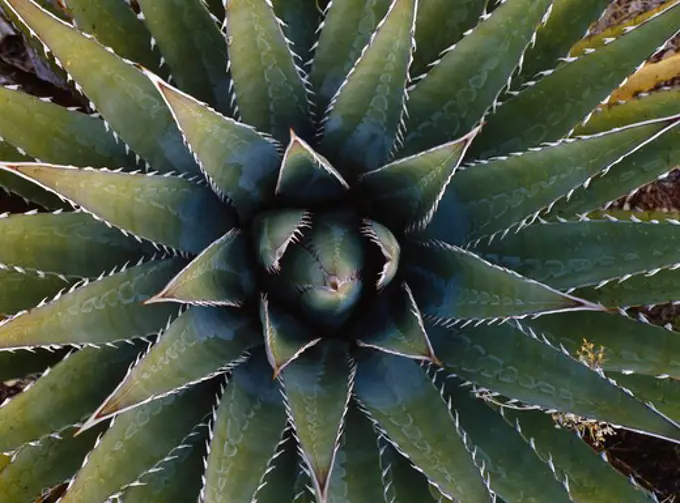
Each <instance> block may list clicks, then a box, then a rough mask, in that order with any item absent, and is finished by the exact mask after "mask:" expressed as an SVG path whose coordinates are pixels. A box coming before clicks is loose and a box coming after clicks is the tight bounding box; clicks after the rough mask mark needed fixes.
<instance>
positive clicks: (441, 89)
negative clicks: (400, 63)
mask: <svg viewBox="0 0 680 503" xmlns="http://www.w3.org/2000/svg"><path fill="white" fill-rule="evenodd" d="M551 3H552V2H551V0H509V1H506V2H503V3H502V4H500V6H499V7H498V8H497V9H496V10H495V11H494V12H493V14H491V16H490V17H488V18H487V19H486V20H484V21H482V22H481V23H479V24H478V25H477V26H476V27H475V28H474V30H473V31H472V32H471V33H470V34H469V35H467V36H466V37H464V38H463V39H462V40H460V41H459V42H458V43H457V44H456V45H455V46H454V47H452V48H451V49H450V50H449V51H448V52H446V53H445V54H444V55H443V56H441V59H440V60H439V63H437V65H436V66H434V67H433V68H432V69H430V71H429V72H428V73H427V75H426V76H425V77H424V78H423V80H420V81H418V82H417V83H416V84H415V86H414V88H413V90H412V91H411V92H410V93H409V102H408V112H409V113H408V117H409V119H408V120H407V122H406V123H407V126H408V129H407V131H408V133H407V134H406V137H405V138H404V148H403V151H402V152H400V153H399V155H400V156H406V155H412V154H415V153H417V152H420V151H422V150H425V149H429V148H432V147H434V146H436V145H440V144H442V143H446V142H449V141H451V140H452V139H454V138H457V137H458V136H460V135H462V134H463V133H466V132H467V131H470V130H471V129H472V128H473V127H474V126H475V125H477V124H478V123H479V121H480V119H482V117H483V116H484V114H485V113H486V111H487V110H488V108H489V106H490V105H491V104H492V103H494V101H495V100H496V98H497V97H498V95H499V94H500V92H501V90H502V89H503V88H504V87H505V86H506V84H507V82H508V79H509V78H510V76H511V75H512V74H513V72H514V71H515V70H516V68H517V67H518V65H519V63H520V61H521V58H522V54H524V51H525V50H526V48H527V47H528V46H529V43H530V42H531V39H532V37H533V35H534V33H535V32H536V29H537V27H538V25H539V24H540V23H541V21H542V20H543V19H544V18H545V15H546V13H547V11H548V8H549V7H550V5H551ZM478 62H481V63H478ZM539 123H540V122H539ZM483 134H484V131H482V135H483ZM473 148H474V147H473Z"/></svg>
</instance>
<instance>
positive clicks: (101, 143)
mask: <svg viewBox="0 0 680 503" xmlns="http://www.w3.org/2000/svg"><path fill="white" fill-rule="evenodd" d="M126 8H127V7H126ZM0 108H1V109H2V112H3V113H2V116H0V137H2V139H4V140H5V141H6V142H7V143H9V144H11V145H13V146H14V147H17V148H19V149H21V151H22V152H24V153H25V154H26V155H28V156H31V157H33V158H36V159H40V160H41V161H42V162H50V163H55V164H74V165H78V166H92V167H95V168H103V167H107V166H108V167H111V168H121V167H126V168H134V167H135V164H136V163H135V160H134V157H133V156H130V155H127V154H126V152H125V146H124V145H123V144H122V143H118V142H116V140H115V137H114V136H113V135H112V134H111V133H110V132H108V131H107V130H106V125H105V122H104V121H102V120H101V119H96V118H94V117H91V116H89V115H87V114H84V113H81V112H76V111H72V110H68V109H66V108H64V107H62V106H59V105H56V104H54V103H50V102H46V101H43V100H41V99H39V98H36V97H35V96H30V95H28V94H26V93H25V92H22V91H19V90H13V89H10V88H7V87H0ZM0 159H2V160H3V161H15V160H20V159H11V158H7V157H6V156H4V155H2V154H0ZM21 160H32V159H21Z"/></svg>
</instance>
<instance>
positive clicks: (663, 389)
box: [608, 372, 680, 422]
mask: <svg viewBox="0 0 680 503" xmlns="http://www.w3.org/2000/svg"><path fill="white" fill-rule="evenodd" d="M608 375H609V376H610V377H611V378H612V379H614V380H615V381H616V382H617V383H618V384H619V385H620V386H623V387H624V388H626V389H629V390H630V391H632V392H633V393H634V394H635V396H636V397H638V399H639V400H643V401H644V402H645V403H650V404H652V405H653V406H654V407H655V408H656V409H657V410H659V411H661V413H662V414H665V415H666V416H667V417H669V418H671V419H672V420H673V421H676V422H680V399H679V398H680V380H678V378H677V377H676V378H673V377H667V378H661V379H658V378H656V377H652V376H645V375H639V374H632V375H626V374H618V373H614V372H612V373H611V374H608Z"/></svg>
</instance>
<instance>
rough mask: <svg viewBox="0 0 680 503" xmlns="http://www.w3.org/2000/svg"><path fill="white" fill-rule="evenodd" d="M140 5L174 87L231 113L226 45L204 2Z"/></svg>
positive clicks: (189, 0) (145, 2)
mask: <svg viewBox="0 0 680 503" xmlns="http://www.w3.org/2000/svg"><path fill="white" fill-rule="evenodd" d="M139 6H140V7H141V9H142V13H143V15H144V21H145V23H146V26H147V27H148V28H149V31H151V34H152V35H153V38H154V40H155V41H156V42H157V43H158V47H159V48H160V50H161V52H162V53H163V58H164V59H165V60H167V63H168V65H169V66H170V71H171V72H172V77H173V79H174V80H175V82H177V86H178V87H179V88H180V89H182V90H183V91H185V92H187V93H189V94H191V95H192V96H195V97H196V98H197V99H199V100H201V101H206V102H208V103H210V104H211V105H212V106H213V107H215V108H217V109H218V110H220V111H221V112H223V113H226V114H228V113H230V112H231V106H230V104H229V93H227V92H226V90H227V89H228V87H229V76H228V75H227V70H226V61H227V42H226V40H225V38H224V36H223V35H222V33H220V29H219V27H218V25H217V23H216V21H215V20H214V19H213V18H212V16H211V15H210V11H209V10H208V7H207V5H205V3H204V2H203V0H166V1H164V2H160V3H159V2H154V1H150V0H141V1H139ZM131 59H132V60H133V61H137V62H139V63H142V64H144V62H143V61H140V60H138V59H133V58H131ZM145 66H147V65H145ZM149 68H153V67H149Z"/></svg>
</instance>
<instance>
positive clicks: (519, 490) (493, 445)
mask: <svg viewBox="0 0 680 503" xmlns="http://www.w3.org/2000/svg"><path fill="white" fill-rule="evenodd" d="M436 384H437V385H438V386H440V387H441V389H442V392H443V394H444V399H445V400H452V402H453V406H452V408H453V409H454V410H455V411H456V418H457V419H458V420H459V421H460V426H461V428H462V429H463V431H464V432H465V433H467V434H468V435H469V436H470V439H471V443H472V445H474V446H475V448H476V450H475V452H476V454H477V457H476V460H477V462H478V463H481V464H482V465H483V466H484V473H485V475H486V476H488V477H489V479H490V485H491V489H492V490H493V491H494V492H495V493H496V494H497V495H498V496H500V497H501V498H503V500H505V501H550V502H555V503H557V502H562V503H570V502H571V501H572V499H571V498H570V495H569V493H568V492H567V490H565V488H564V487H563V486H562V484H561V483H560V482H558V481H557V480H556V479H555V477H554V476H553V473H552V472H551V470H550V468H549V467H548V464H546V463H544V462H543V461H542V460H541V459H540V458H539V457H537V456H536V455H535V454H534V452H533V450H532V448H531V447H530V446H529V444H527V443H525V442H524V440H523V439H522V437H521V436H520V435H519V434H518V433H517V431H515V429H514V428H513V427H512V426H510V425H509V424H508V423H506V422H505V421H504V420H503V418H502V417H501V416H500V415H499V414H498V413H497V412H495V411H493V410H492V409H491V408H489V407H487V406H486V405H485V404H484V402H483V401H481V400H479V399H477V398H473V397H472V396H471V394H470V390H469V388H461V385H462V384H463V383H462V381H460V380H459V379H458V378H456V377H455V376H446V373H445V372H440V373H438V374H437V380H436ZM528 474H531V483H527V481H526V479H525V478H524V477H525V476H526V475H528Z"/></svg>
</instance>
